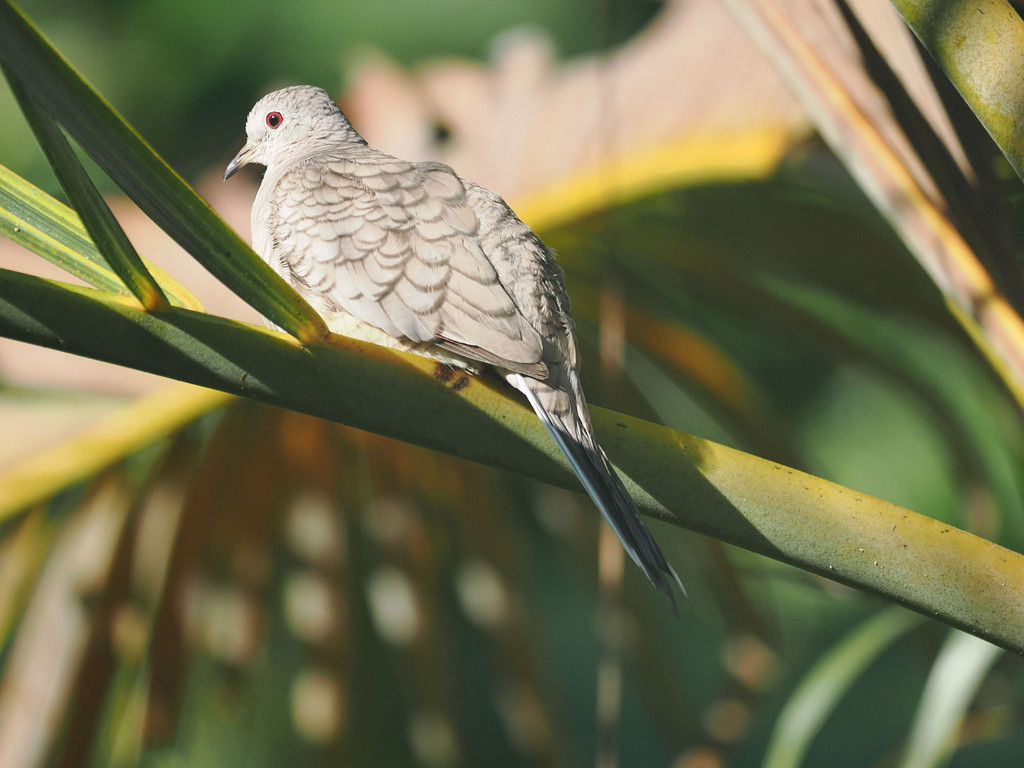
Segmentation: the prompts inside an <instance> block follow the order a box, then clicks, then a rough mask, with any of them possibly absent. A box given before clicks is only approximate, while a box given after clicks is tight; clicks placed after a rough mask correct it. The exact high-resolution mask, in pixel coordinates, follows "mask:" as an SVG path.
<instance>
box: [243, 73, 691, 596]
mask: <svg viewBox="0 0 1024 768" xmlns="http://www.w3.org/2000/svg"><path fill="white" fill-rule="evenodd" d="M245 133H246V141H245V144H244V146H243V147H242V149H241V150H240V151H239V152H238V154H237V155H236V156H235V157H234V159H233V160H231V162H230V163H229V164H228V166H227V168H226V169H225V172H224V180H225V181H227V179H229V178H230V177H231V176H233V175H234V174H235V173H236V172H237V171H238V169H239V168H241V167H243V166H245V165H247V164H250V163H256V164H260V165H263V166H266V171H265V173H264V176H263V180H262V182H261V184H260V187H259V190H258V192H257V194H256V198H255V201H254V202H253V207H252V246H253V250H255V251H256V253H258V254H259V255H260V257H262V258H263V259H264V260H265V261H266V262H267V263H268V264H269V265H270V266H271V267H272V268H273V269H274V270H275V271H276V272H277V273H278V274H279V275H281V277H283V278H284V279H285V281H286V282H287V283H288V284H289V285H290V286H291V287H292V288H294V289H295V290H296V291H297V292H298V293H299V294H300V295H301V296H302V297H303V298H304V299H306V301H308V302H309V303H310V305H311V306H312V307H313V308H314V309H315V310H316V311H317V312H318V313H319V314H320V315H321V316H322V317H323V319H324V321H325V322H326V324H327V326H328V328H329V329H330V330H331V331H332V332H334V333H337V334H341V335H343V336H348V337H351V338H355V339H359V340H362V341H368V342H371V343H374V344H378V345H382V346H386V347H390V348H394V349H401V350H405V351H409V352H413V353H417V354H420V355H424V356H426V357H429V358H433V359H435V360H437V361H440V362H442V363H445V364H448V365H452V366H456V367H458V368H460V369H465V370H466V371H468V372H470V373H474V374H476V373H480V372H481V371H482V370H484V369H486V368H491V369H494V370H495V371H496V372H497V373H498V374H499V375H500V376H502V377H503V378H504V379H505V381H507V382H508V384H510V385H511V386H512V387H513V388H515V389H516V390H518V391H519V392H521V393H522V394H523V395H525V396H526V399H527V401H528V402H529V404H530V406H531V407H532V408H533V410H534V412H535V413H536V414H537V416H538V417H539V418H540V420H541V422H542V423H543V425H544V427H545V428H546V430H547V432H548V433H549V434H550V435H551V437H552V438H553V439H554V442H555V444H556V445H557V446H558V448H559V449H560V450H561V452H562V453H563V454H564V456H565V458H566V459H567V460H568V462H569V464H570V466H571V467H572V469H573V470H574V471H575V473H576V475H577V476H578V477H579V479H580V481H581V483H582V485H583V488H584V489H585V490H586V492H587V493H588V495H589V496H590V497H591V499H592V500H593V501H594V503H595V504H596V506H597V507H598V509H599V510H600V511H601V513H602V515H603V516H604V518H605V520H607V522H608V523H609V525H610V526H611V528H612V530H613V531H614V532H615V534H616V535H617V536H618V538H619V540H620V542H621V543H622V546H623V547H624V548H625V551H626V552H627V553H628V554H629V556H630V557H631V558H632V560H633V561H634V562H635V563H636V564H637V566H638V567H639V568H640V570H641V571H643V573H644V574H645V575H646V576H647V578H648V579H649V580H650V581H651V583H652V584H653V585H654V586H655V587H656V588H657V589H659V590H660V591H661V592H663V593H665V594H666V595H667V596H668V598H669V600H670V601H671V603H672V610H673V613H676V615H677V616H678V613H677V610H676V601H675V595H674V593H673V589H672V584H673V583H674V584H675V585H676V586H677V587H678V588H679V590H680V592H681V594H682V595H683V597H684V599H685V596H686V591H685V589H684V587H683V584H682V581H681V580H680V579H679V576H678V575H677V574H676V572H675V570H674V569H673V568H672V566H671V565H669V563H668V561H667V560H666V558H665V555H664V554H663V552H662V550H661V548H660V547H659V546H658V544H657V542H655V540H654V538H653V536H652V535H651V533H650V531H649V530H648V529H647V527H646V526H645V525H644V523H643V521H642V520H641V519H640V515H639V512H638V511H637V507H636V504H635V503H634V501H633V499H632V497H631V496H630V494H629V492H628V491H627V490H626V487H625V486H624V485H623V483H622V480H621V478H620V477H619V475H618V474H617V473H616V471H615V469H614V467H613V466H612V464H611V462H610V461H609V459H608V457H607V455H606V454H605V452H604V450H603V449H602V448H601V446H600V445H599V444H598V442H597V439H596V438H595V436H594V430H593V426H592V425H591V419H590V413H589V410H588V408H587V402H586V399H585V397H584V394H583V388H582V384H581V382H580V375H579V354H578V350H577V346H578V345H577V339H576V332H575V324H574V321H573V318H572V315H571V313H570V307H569V297H568V293H567V292H566V288H565V279H564V276H563V273H562V270H561V268H560V267H559V265H558V264H557V262H556V261H555V257H554V255H553V253H552V252H551V251H550V250H549V249H548V248H547V247H546V246H545V245H544V243H543V242H542V241H541V239H540V238H539V237H538V236H537V235H536V234H535V233H534V232H533V231H532V230H531V229H530V228H529V227H528V226H527V225H526V224H524V223H523V222H522V221H521V220H520V219H519V218H518V216H516V214H515V213H514V212H513V211H512V209H511V208H509V206H508V205H507V204H506V203H505V201H504V200H503V199H502V198H501V197H500V196H498V195H497V194H496V193H494V192H491V191H490V190H488V189H486V188H484V187H482V186H480V185H479V184H475V183H473V182H471V181H468V180H466V179H463V178H460V177H459V176H458V175H457V174H456V172H455V171H454V170H453V169H452V168H450V167H449V166H447V165H445V164H443V163H439V162H434V161H420V162H410V161H407V160H401V159H399V158H396V157H392V156H391V155H388V154H386V153H384V152H381V151H378V150H376V149H373V148H371V147H370V146H369V145H368V143H367V142H366V140H365V139H363V137H362V136H360V135H359V134H358V133H357V132H356V130H355V129H354V128H353V127H352V124H351V123H350V122H349V120H348V118H347V117H346V116H345V115H344V113H343V112H342V111H341V109H340V108H339V107H338V105H337V104H336V103H335V102H334V100H333V99H332V98H331V96H330V95H329V94H328V93H327V92H326V91H325V90H323V89H321V88H318V87H315V86H310V85H298V86H291V87H288V88H283V89H281V90H277V91H274V92H273V93H270V94H267V95H266V96H264V97H263V98H261V99H260V100H259V101H258V102H257V103H256V105H255V106H254V107H253V108H252V110H251V111H250V112H249V115H248V117H247V119H246V123H245Z"/></svg>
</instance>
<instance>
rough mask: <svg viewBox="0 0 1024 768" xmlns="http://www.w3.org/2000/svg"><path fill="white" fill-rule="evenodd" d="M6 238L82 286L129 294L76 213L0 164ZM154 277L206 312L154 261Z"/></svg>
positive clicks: (174, 298)
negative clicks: (75, 278) (71, 277)
mask: <svg viewBox="0 0 1024 768" xmlns="http://www.w3.org/2000/svg"><path fill="white" fill-rule="evenodd" d="M0 234H3V235H6V236H7V237H8V238H10V239H11V240H13V241H14V242H16V243H18V245H21V246H23V247H25V248H27V249H28V250H30V251H31V252H32V253H34V254H36V255H38V256H42V257H43V258H44V259H46V260H47V261H49V262H50V263H51V264H55V265H56V266H58V267H60V268H61V269H63V270H64V271H65V272H67V273H68V274H70V275H73V276H75V277H77V278H78V279H79V280H81V281H82V282H84V283H86V284H88V285H91V286H92V287H93V288H97V289H99V290H101V291H110V292H112V293H125V292H126V291H125V287H124V284H123V283H122V282H121V281H120V280H118V279H117V275H115V274H114V273H113V272H112V271H111V269H110V265H109V264H107V260H106V259H104V258H103V256H102V254H100V252H99V251H98V250H97V249H96V246H95V245H94V244H93V242H92V240H91V239H90V238H89V233H88V232H86V231H85V227H83V226H82V222H81V220H80V219H79V218H78V214H76V213H75V212H74V211H73V210H71V209H70V208H68V207H67V206H66V205H64V204H63V203H62V202H60V201H59V200H55V199H54V198H52V197H50V195H48V194H46V193H45V192H43V191H42V190H41V189H39V188H38V187H36V186H35V185H33V184H30V183H29V182H27V181H25V179H23V178H21V177H20V176H18V175H17V174H16V173H13V172H12V171H11V170H10V169H8V168H5V167H4V166H2V165H0ZM143 263H145V265H146V268H147V269H148V270H149V272H150V274H152V275H153V277H155V278H156V281H157V283H159V285H160V287H161V288H162V289H163V291H164V293H165V294H167V296H168V297H169V298H170V300H171V304H173V305H174V306H178V307H184V308H185V309H193V310H196V311H197V312H202V311H203V305H202V304H201V303H200V301H199V299H197V298H196V297H195V296H193V295H192V293H191V292H190V291H189V290H188V289H186V288H185V286H183V285H182V284H181V283H179V282H178V281H177V280H175V279H174V278H173V277H171V276H170V275H168V274H167V273H166V272H164V271H163V270H162V269H160V267H158V266H157V265H156V264H153V263H152V262H149V261H147V260H146V259H143Z"/></svg>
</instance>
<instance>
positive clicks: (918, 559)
mask: <svg viewBox="0 0 1024 768" xmlns="http://www.w3.org/2000/svg"><path fill="white" fill-rule="evenodd" d="M0 336H8V337H10V338H14V339H18V340H21V341H27V342H30V343H34V344H40V345H43V346H49V347H55V348H58V349H63V350H65V351H68V352H73V353H76V354H82V355H86V356H89V357H95V358H97V359H101V360H106V361H107V362H112V363H116V364H119V365H127V366H131V367H135V368H139V369H142V370H147V371H150V372H152V373H156V374H159V375H163V376H170V377H173V378H177V379H180V380H183V381H190V382H192V383H195V384H201V385H203V386H208V387H212V388H216V389H220V390H223V391H226V392H231V393H234V394H240V395H245V396H248V397H252V398H254V399H257V400H262V401H263V402H267V403H271V404H274V405H280V406H284V407H287V408H291V409H292V410H296V411H300V412H304V413H309V414H312V415H316V416H319V417H322V418H326V419H330V420H332V421H337V422H339V423H342V424H348V425H350V426H354V427H357V428H359V429H366V430H369V431H372V432H377V433H379V434H383V435H387V436H389V437H394V438H396V439H399V440H405V441H407V442H412V443H416V444H418V445H423V446H426V447H428V448H434V449H436V450H441V451H444V452H447V453H450V454H453V455H455V456H461V457H464V458H469V459H472V460H474V461H478V462H480V463H482V464H487V465H490V466H494V467H498V468H501V469H507V470H511V471H514V472H519V473H521V474H525V475H529V476H531V477H535V478H537V479H539V480H543V481H545V482H550V483H553V484H555V485H559V486H562V487H566V488H572V489H579V481H578V480H577V479H576V477H575V476H574V475H573V473H572V471H571V470H570V469H569V468H568V466H567V464H566V463H565V461H564V459H562V458H561V456H560V455H559V453H558V450H557V448H556V447H555V446H554V444H553V443H552V441H551V439H550V438H549V437H548V436H547V434H546V432H545V430H544V428H543V426H541V424H540V422H539V420H538V419H537V418H536V417H535V416H534V414H533V412H532V411H531V409H530V408H529V407H528V406H527V405H526V404H525V403H522V402H520V401H517V400H513V399H511V398H510V397H509V395H508V393H507V392H506V391H505V390H504V389H499V388H498V387H497V386H496V385H495V384H490V383H488V380H487V379H486V378H471V377H469V376H467V375H465V374H460V375H457V376H456V377H455V379H454V381H451V378H452V377H451V376H450V374H449V375H448V376H447V380H448V381H449V382H450V384H451V386H452V388H454V389H456V390H457V394H456V393H455V392H452V391H450V390H449V388H448V387H446V386H444V384H443V383H441V382H440V381H437V380H435V379H434V378H433V377H432V376H431V374H435V375H436V374H437V373H438V369H437V364H436V363H435V362H433V361H431V360H428V359H426V358H422V357H417V356H415V355H410V354H402V353H399V352H396V351H393V350H388V349H384V348H381V347H375V346H373V345H371V344H363V343H359V342H355V341H345V340H341V339H339V340H337V342H336V346H335V348H331V347H327V346H305V347H304V346H301V345H299V344H298V343H297V342H295V341H294V340H292V339H289V338H288V337H286V336H284V335H282V334H279V333H274V332H272V331H267V330H264V329H260V328H255V327H253V326H247V325H243V324H241V323H236V322H233V321H230V320H226V319H224V318H217V317H212V316H210V315H205V314H200V313H195V312H187V311H183V310H170V311H168V312H162V313H160V314H159V315H153V314H147V313H145V312H143V311H142V310H140V309H139V308H138V307H137V306H135V305H134V302H131V301H126V300H124V299H119V298H118V297H114V296H111V295H110V294H105V293H100V292H97V291H90V290H88V289H80V288H75V287H73V286H62V285H60V284H58V283H54V282H52V281H49V280H43V279H41V278H37V277H33V276H31V275H24V274H20V273H18V272H10V271H6V270H0ZM425 374H426V375H425ZM438 378H439V379H441V380H445V376H438ZM591 411H592V415H593V420H594V428H595V432H597V434H598V437H599V439H600V440H601V443H602V444H603V445H604V447H605V449H606V450H607V453H608V455H609V456H610V457H611V458H612V460H613V461H615V463H616V464H617V466H619V467H620V468H621V469H622V470H623V473H624V480H625V482H626V484H627V487H628V488H629V489H630V491H631V493H632V494H633V496H634V498H635V499H636V500H637V504H638V506H639V507H640V509H641V510H642V511H644V512H646V513H647V514H649V515H652V516H655V517H658V518H659V519H661V520H665V521H668V522H671V523H674V524H676V525H680V526H685V527H687V528H690V529H692V530H696V531H698V532H701V533H704V534H707V535H710V536H714V537H716V538H719V539H722V540H723V541H726V542H729V543H732V544H736V545H737V546H741V547H744V548H746V549H749V550H751V551H753V552H757V553H759V554H763V555H767V556H769V557H773V558H775V559H778V560H781V561H784V562H788V563H793V564H796V565H799V566H800V567H801V568H804V569H806V570H808V571H811V572H814V573H819V574H822V575H825V576H828V577H829V578H832V579H834V580H836V581H840V582H842V583H845V584H851V585H854V586H857V587H859V588H861V589H864V590H867V591H869V592H873V593H876V594H880V595H882V596H884V597H886V598H887V599H889V600H891V601H894V602H898V603H901V604H903V605H906V606H908V607H910V608H913V609H914V610H916V611H918V612H920V613H922V614H925V615H927V616H930V617H933V618H937V619H939V620H941V621H944V622H946V623H948V624H950V625H951V626H955V627H958V628H961V629H963V630H965V631H967V632H971V633H973V634H976V635H978V636H979V637H983V638H985V639H987V640H989V641H990V642H993V643H996V644H998V645H1001V646H1003V647H1005V648H1009V649H1012V650H1015V651H1018V652H1024V637H1022V635H1021V632H1020V626H1021V621H1022V619H1024V609H1022V608H1021V606H1022V605H1024V556H1022V555H1020V554H1018V553H1015V552H1011V551H1009V550H1007V549H1004V548H1003V547H1000V546H998V545H996V544H993V543H992V542H990V541H986V540H984V539H981V538H980V537H977V536H974V535H972V534H970V533H967V532H965V531H961V530H958V529H956V528H954V527H952V526H949V525H946V524H944V523H941V522H939V521H937V520H934V519H932V518H929V517H925V516H923V515H920V514H916V513H914V512H911V511H910V510H907V509H904V508H902V507H898V506H896V505H893V504H888V503H886V502H884V501H880V500H878V499H874V498H871V497H869V496H866V495H864V494H861V493H857V492H856V491H852V490H850V489H847V488H843V487H841V486H837V485H834V484H833V483H829V482H826V481H824V480H821V479H819V478H816V477H812V476H810V475H807V474H805V473H803V472H799V471H797V470H794V469H789V468H787V467H784V466H782V465H779V464H776V463H774V462H769V461H765V460H763V459H758V458H756V457H753V456H750V455H748V454H744V453H742V452H740V451H736V450H733V449H729V448H726V447H725V446H722V445H717V444H715V443H712V442H711V441H707V440H700V439H697V438H693V437H688V436H686V435H683V434H681V433H679V432H676V431H674V430H671V429H667V428H665V427H659V426H657V425H654V424H651V423H649V422H645V421H642V420H640V419H635V418H631V417H629V416H625V415H623V414H620V413H614V412H610V411H606V410H604V409H601V408H596V407H594V408H592V409H591Z"/></svg>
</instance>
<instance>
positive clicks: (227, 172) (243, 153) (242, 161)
mask: <svg viewBox="0 0 1024 768" xmlns="http://www.w3.org/2000/svg"><path fill="white" fill-rule="evenodd" d="M255 151H256V145H255V144H253V143H252V142H251V141H247V142H245V146H244V147H242V148H241V149H240V150H239V151H238V154H237V155H235V159H234V160H232V161H231V162H230V163H228V167H227V168H225V169H224V181H227V180H228V179H230V178H231V177H232V176H234V175H235V172H236V171H237V170H238V169H239V168H241V167H242V166H243V165H246V164H247V163H249V162H251V160H252V155H253V153H254V152H255Z"/></svg>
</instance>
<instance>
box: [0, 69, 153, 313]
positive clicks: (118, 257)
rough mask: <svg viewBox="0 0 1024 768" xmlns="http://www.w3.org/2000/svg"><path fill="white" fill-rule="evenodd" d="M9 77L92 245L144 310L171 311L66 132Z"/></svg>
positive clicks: (16, 80)
mask: <svg viewBox="0 0 1024 768" xmlns="http://www.w3.org/2000/svg"><path fill="white" fill-rule="evenodd" d="M4 74H6V75H7V80H8V82H9V83H10V84H11V89H12V90H13V91H14V95H15V97H16V98H17V99H18V102H19V103H20V105H21V109H22V112H23V113H24V114H25V118H26V119H27V120H28V123H29V126H30V127H31V128H32V131H33V133H35V135H36V140H37V141H38V142H39V144H40V146H42V148H43V153H44V154H45V155H46V159H47V160H48V161H49V163H50V166H51V167H52V168H53V172H54V174H56V176H57V180H58V181H60V184H61V186H62V187H63V188H64V191H65V192H66V193H67V195H68V198H69V199H70V200H71V202H72V204H73V205H74V206H75V208H76V209H77V210H78V213H79V216H81V218H82V222H83V223H84V224H85V228H86V230H88V232H89V235H90V236H91V237H92V241H93V242H94V243H95V244H96V246H97V247H98V248H99V250H100V252H101V253H102V254H103V255H104V256H105V257H106V260H107V263H108V264H109V265H110V266H111V267H112V268H113V270H114V272H116V273H117V276H118V277H120V278H121V280H122V281H123V282H124V284H125V285H126V286H127V287H128V290H129V291H131V293H132V295H134V296H135V298H137V299H138V300H139V303H140V304H141V305H142V306H143V307H144V308H146V309H147V310H154V309H162V308H164V307H166V306H167V297H166V296H164V293H163V291H162V290H160V286H159V285H157V283H156V280H155V279H154V278H153V276H152V275H151V274H149V270H147V269H146V266H145V265H144V264H143V263H142V259H141V258H139V254H138V253H137V252H136V251H135V247H134V246H133V245H132V244H131V241H130V240H129V239H128V236H127V235H126V234H125V233H124V230H123V229H121V225H120V224H118V223H117V219H115V218H114V214H113V213H111V211H110V208H109V207H108V206H107V204H106V202H104V200H103V196H102V195H100V193H99V190H98V189H96V186H95V185H94V184H93V183H92V180H91V179H90V178H89V174H87V173H86V172H85V168H83V167H82V164H81V162H79V160H78V157H77V156H76V155H75V152H74V150H73V149H71V144H70V143H68V140H67V137H65V136H64V133H63V132H62V131H61V129H60V126H59V125H58V124H57V122H56V121H55V120H54V119H53V118H52V117H51V116H50V115H49V114H48V113H47V112H46V111H45V107H44V106H43V105H42V104H40V103H39V102H38V101H37V100H36V99H35V98H34V97H33V96H32V95H31V94H29V93H28V92H27V91H26V90H25V88H24V86H23V84H22V83H21V81H20V80H19V78H18V77H17V76H16V75H14V74H13V73H11V72H10V71H9V70H8V68H7V67H6V66H4Z"/></svg>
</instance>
